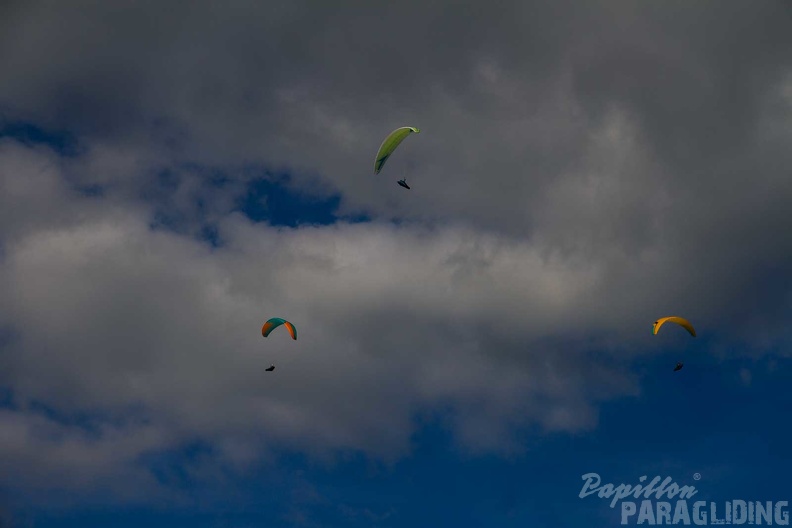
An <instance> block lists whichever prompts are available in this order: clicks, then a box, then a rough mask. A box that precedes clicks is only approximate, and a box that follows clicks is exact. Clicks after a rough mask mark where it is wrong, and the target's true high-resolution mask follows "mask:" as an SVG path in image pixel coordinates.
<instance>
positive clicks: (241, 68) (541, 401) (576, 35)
mask: <svg viewBox="0 0 792 528" xmlns="http://www.w3.org/2000/svg"><path fill="white" fill-rule="evenodd" d="M715 6H717V9H714V7H715ZM2 9H3V11H2V16H0V47H2V49H3V50H5V52H4V53H3V54H2V55H0V69H1V70H2V71H4V72H5V73H6V74H7V75H6V76H5V82H3V84H2V86H0V118H2V119H3V120H4V121H15V120H17V121H18V120H23V121H31V122H34V123H36V124H38V125H40V126H42V127H45V128H48V129H49V128H51V129H54V130H66V131H68V132H69V133H71V134H74V136H75V137H76V138H78V140H77V141H78V145H79V148H77V149H76V151H75V152H74V153H71V154H70V155H63V153H62V152H59V151H58V149H57V148H50V147H47V146H46V142H38V143H36V142H32V143H33V144H31V142H28V144H25V145H23V144H21V143H20V142H18V141H15V140H13V139H12V138H9V137H6V138H0V184H2V193H0V242H2V253H0V297H1V298H2V303H3V305H2V312H0V317H2V319H1V320H0V324H2V328H3V330H4V332H3V334H2V335H3V336H7V337H6V338H5V339H4V341H3V342H2V345H1V346H2V349H0V350H2V353H1V354H0V367H2V368H0V383H2V385H4V386H6V387H8V388H9V389H10V390H11V391H12V393H13V395H14V401H15V402H17V403H16V407H14V408H10V409H6V410H3V414H2V420H3V421H4V422H5V423H6V424H7V425H8V430H9V431H12V432H13V435H11V436H9V437H6V438H5V442H4V443H2V444H0V458H2V460H3V461H7V460H23V461H28V462H27V463H30V464H33V467H34V468H35V471H33V472H32V473H31V475H32V476H31V477H30V478H31V479H32V480H30V482H29V485H31V486H34V485H39V484H40V483H41V481H42V479H43V477H42V476H43V475H45V474H51V475H55V477H53V479H54V480H58V478H60V477H57V476H58V475H65V474H66V473H67V472H68V473H70V472H74V473H75V474H79V475H82V476H81V477H79V478H78V479H77V480H78V481H79V482H81V483H83V484H84V485H85V486H87V487H91V486H93V487H97V486H100V487H101V485H103V484H101V483H104V482H106V481H108V479H111V477H110V475H113V474H114V473H113V472H114V471H115V472H117V473H116V474H122V475H130V477H129V480H130V482H137V483H143V482H148V480H147V479H150V478H152V477H151V475H150V473H147V472H146V471H145V470H144V469H141V468H142V467H143V463H141V462H140V460H142V458H141V457H143V458H145V457H146V456H150V455H152V454H156V453H161V452H163V451H168V450H174V449H178V448H179V447H180V446H183V445H186V444H189V443H191V442H193V441H195V439H196V438H199V439H203V440H206V441H207V442H209V443H210V444H211V445H212V446H213V448H214V451H212V455H211V456H212V457H215V456H216V457H217V458H218V459H219V460H220V462H218V465H219V466H221V467H222V466H223V465H224V464H229V465H231V466H233V467H235V468H237V469H238V470H239V471H242V470H243V469H242V468H244V467H245V466H247V465H250V464H253V463H254V462H255V461H256V460H261V459H262V458H263V457H264V454H265V453H268V452H271V451H274V450H277V449H280V448H284V447H287V448H289V449H295V450H299V451H306V452H309V453H311V454H313V455H315V456H331V455H332V454H333V453H337V452H339V451H344V450H361V451H363V452H365V453H367V454H369V455H371V456H374V457H380V458H383V459H386V460H395V459H397V458H398V457H400V456H403V455H404V454H405V453H407V452H408V451H409V449H410V441H411V436H412V434H413V433H414V432H415V430H416V428H417V427H419V422H420V420H421V419H422V418H423V417H425V416H434V415H438V414H441V415H442V418H440V419H442V420H445V422H444V424H445V425H447V426H448V427H449V428H450V429H451V430H452V431H453V432H454V433H455V440H456V442H457V445H458V447H459V448H460V449H462V450H466V451H469V452H473V453H481V452H489V451H493V450H494V451H497V452H506V453H515V452H521V451H522V450H524V449H525V443H524V442H523V440H524V438H525V435H528V434H531V433H535V432H536V431H564V432H578V431H585V430H590V429H591V428H593V427H596V425H597V420H598V410H599V406H600V405H601V404H602V402H604V401H607V400H609V399H613V398H618V397H624V396H628V395H635V394H637V393H638V392H639V391H640V379H639V377H638V375H637V374H636V373H635V372H633V370H632V368H631V367H632V366H633V365H634V362H636V361H640V360H641V358H644V357H646V356H647V355H648V354H651V353H654V352H656V351H657V350H658V348H657V347H658V346H659V345H658V343H657V340H654V341H653V342H648V341H647V334H648V325H649V324H650V323H651V321H653V320H655V319H656V318H657V317H658V316H659V315H672V314H679V315H685V316H686V317H689V318H690V319H691V320H693V321H694V324H695V325H696V327H697V329H701V335H702V339H708V340H710V341H708V345H711V346H713V347H714V348H715V349H717V348H718V347H721V348H722V349H727V350H730V351H733V352H729V353H730V354H747V353H752V354H762V353H767V352H768V351H776V353H778V354H781V355H783V354H786V353H787V352H785V350H787V349H786V348H784V347H787V346H788V344H789V341H788V338H787V337H785V333H784V328H785V326H786V321H787V320H788V318H789V315H790V314H789V312H790V296H789V293H788V291H787V289H784V288H782V287H780V285H781V284H783V283H784V282H783V281H784V280H786V277H787V275H788V274H789V273H788V272H789V270H790V268H792V242H790V240H792V239H790V237H789V236H787V231H788V226H789V220H790V216H789V215H790V213H789V207H788V204H789V201H790V199H791V198H792V184H790V183H789V178H788V167H789V166H790V163H792V154H790V151H789V149H788V144H789V140H790V139H792V138H791V137H790V133H789V130H790V128H789V124H790V122H791V121H792V119H791V118H792V103H791V102H790V97H789V86H790V80H789V79H790V72H792V56H791V55H790V52H789V50H791V49H792V46H789V39H790V35H792V31H788V29H789V25H790V19H789V17H788V16H787V15H788V13H787V12H786V11H785V10H784V7H783V6H782V4H773V3H763V4H761V5H759V4H757V5H754V6H752V7H751V8H750V9H745V7H744V5H743V4H741V3H732V2H719V3H717V4H700V5H697V6H694V7H691V6H689V5H687V4H682V3H665V4H663V5H657V6H654V5H652V6H645V5H637V4H633V3H626V2H625V3H612V2H608V3H587V4H586V5H585V6H581V5H580V4H578V3H575V4H572V3H570V4H569V5H565V4H564V3H562V4H553V5H545V4H526V3H524V2H514V3H511V4H508V5H504V6H502V9H499V10H492V9H484V8H480V7H476V6H472V5H471V6H468V7H467V8H464V9H460V8H459V7H458V6H456V4H454V6H452V5H451V4H448V3H446V4H443V3H439V4H438V3H434V4H432V5H431V6H429V5H428V4H426V3H419V2H401V3H399V4H398V5H395V4H394V5H388V6H384V5H383V6H373V5H371V6H360V5H356V4H354V3H346V4H339V5H337V6H335V7H334V8H333V9H327V8H326V6H324V5H321V6H320V5H319V4H316V3H312V2H292V3H290V4H288V6H281V7H273V6H271V5H264V4H260V5H252V4H245V3H232V4H228V5H227V6H225V7H223V8H219V7H218V6H217V5H216V4H214V3H210V2H198V3H191V4H190V5H189V6H188V5H187V4H180V3H178V2H173V3H170V4H168V6H166V7H163V6H162V5H161V4H160V3H155V2H138V3H136V4H135V5H134V6H131V5H130V6H123V7H119V6H110V5H107V4H105V3H99V2H89V1H85V2H82V3H81V4H80V5H79V6H76V5H74V4H71V5H70V6H68V7H66V6H65V5H61V4H52V3H46V2H38V3H37V2H26V3H16V4H9V3H5V4H4V6H3V8H2ZM142 35H145V38H143V37H142ZM403 125H414V126H418V127H420V128H421V129H422V132H421V134H419V135H416V136H413V137H411V138H409V139H408V140H407V141H406V142H405V143H404V144H403V145H402V146H401V147H400V149H399V151H397V153H396V154H395V155H394V156H393V158H392V159H391V160H389V162H388V165H387V167H386V168H385V170H384V171H383V173H382V174H380V175H378V176H375V175H373V174H372V172H373V157H374V154H375V152H376V148H377V146H378V145H379V143H380V142H381V140H382V138H383V137H384V136H385V135H386V134H387V133H388V132H389V131H390V130H392V129H393V128H395V127H396V126H403ZM274 173H284V174H289V176H290V180H289V181H290V184H289V185H290V189H291V190H292V191H294V192H302V193H306V194H309V195H319V196H327V195H331V194H338V195H340V197H341V199H340V209H339V211H338V214H339V215H343V214H360V213H365V214H367V215H368V216H369V217H370V218H372V219H373V220H372V221H371V222H365V223H357V224H354V223H345V222H339V223H336V224H334V225H327V226H313V227H310V226H308V227H300V228H295V229H286V228H275V227H272V226H269V225H267V224H266V223H253V222H251V221H250V220H249V219H247V218H245V217H244V216H243V215H241V214H240V213H239V212H238V211H236V210H237V209H238V207H237V205H238V200H239V198H240V197H241V196H243V195H244V194H245V192H246V190H247V188H248V187H247V186H248V185H249V184H250V182H251V181H253V180H254V179H255V178H257V177H261V176H262V175H264V176H265V177H269V176H267V175H268V174H269V175H270V176H271V175H272V174H274ZM404 176H409V181H410V183H411V185H412V186H413V189H412V190H411V191H409V192H408V191H402V190H401V189H399V188H397V187H396V186H395V183H394V181H395V179H397V178H400V177H404ZM87 188H91V189H99V191H97V192H96V193H94V194H92V193H90V192H86V189H87ZM206 226H210V227H212V228H213V229H216V232H217V236H218V239H219V240H220V242H221V243H219V244H218V245H217V247H211V246H210V245H209V244H207V243H206V241H205V240H201V233H202V232H203V231H202V230H203V229H204V228H205V227H206ZM271 316H283V317H286V318H288V319H290V320H292V321H294V322H295V324H296V325H297V326H298V329H299V335H300V339H299V340H298V341H297V342H296V343H295V342H292V341H291V340H290V339H286V338H284V336H283V335H278V334H277V333H275V334H273V335H272V336H271V337H270V338H268V339H266V340H264V339H263V338H261V337H260V336H259V335H258V328H259V327H260V325H261V323H262V322H263V320H265V319H266V318H268V317H271ZM6 329H8V331H7V332H6ZM714 336H717V337H714ZM735 343H738V344H740V345H742V346H733V345H734V344H735ZM727 344H728V345H729V346H727ZM750 349H753V350H750ZM270 362H275V363H277V365H278V370H277V371H276V373H274V375H267V373H265V372H262V367H265V366H266V365H268V364H269V363H270ZM37 405H44V406H45V408H46V409H49V412H50V414H47V413H43V412H42V411H41V409H40V408H39V407H36V406H37ZM84 415H87V416H90V417H93V418H92V420H93V421H92V422H91V424H92V425H91V427H87V426H85V425H84V424H82V425H81V422H80V421H79V420H77V422H75V421H74V420H76V418H75V417H79V416H84ZM56 418H57V419H56ZM97 424H98V425H97ZM92 428H93V429H92ZM97 430H98V431H99V432H98V433H97V432H96V431H97ZM91 431H94V432H93V433H91ZM92 435H93V436H92ZM97 435H98V436H97ZM20 446H23V447H20ZM25 446H26V447H25ZM114 446H115V447H114ZM94 451H96V453H97V456H96V457H95V458H91V457H90V456H89V455H88V453H91V452H94ZM38 452H41V453H42V454H43V455H42V456H41V457H38V458H37V457H35V456H34V453H38ZM88 458H91V460H88ZM210 458H211V457H210ZM89 462H90V463H89ZM215 462H216V461H215ZM213 463H214V462H211V463H210V462H206V464H207V465H206V467H196V468H194V471H195V472H196V474H201V471H207V472H209V473H211V472H212V471H214V469H216V467H215V466H212V464H213ZM136 464H137V465H136ZM196 464H197V465H198V466H200V465H201V463H196ZM14 467H17V468H21V466H14ZM18 471H21V469H18ZM125 472H128V473H125ZM8 478H14V477H13V476H11V477H8ZM155 480H156V479H155ZM119 493H120V492H119Z"/></svg>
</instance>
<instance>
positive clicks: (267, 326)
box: [261, 317, 297, 340]
mask: <svg viewBox="0 0 792 528" xmlns="http://www.w3.org/2000/svg"><path fill="white" fill-rule="evenodd" d="M280 325H283V326H285V327H286V329H287V330H288V331H289V333H290V334H291V337H292V339H294V340H297V329H296V328H295V327H294V325H293V324H291V323H290V322H289V321H287V320H286V319H281V318H280V317H273V318H272V319H270V320H269V321H267V322H266V323H264V326H262V327H261V335H263V336H264V337H267V336H268V335H270V332H272V331H273V330H275V329H276V328H278V327H279V326H280Z"/></svg>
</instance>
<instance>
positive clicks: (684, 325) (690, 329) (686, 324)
mask: <svg viewBox="0 0 792 528" xmlns="http://www.w3.org/2000/svg"><path fill="white" fill-rule="evenodd" d="M666 323H676V324H678V325H679V326H681V327H682V328H684V329H685V330H687V331H688V332H690V335H692V336H693V337H696V330H695V328H693V325H692V324H690V321H688V320H687V319H685V318H683V317H661V318H660V319H658V320H657V321H655V322H654V326H653V327H652V333H653V334H655V335H657V332H658V331H659V330H660V327H661V326H663V325H664V324H666Z"/></svg>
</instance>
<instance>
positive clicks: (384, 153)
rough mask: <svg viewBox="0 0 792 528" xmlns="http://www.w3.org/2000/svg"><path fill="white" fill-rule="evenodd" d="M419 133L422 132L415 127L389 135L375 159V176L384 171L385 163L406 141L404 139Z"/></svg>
mask: <svg viewBox="0 0 792 528" xmlns="http://www.w3.org/2000/svg"><path fill="white" fill-rule="evenodd" d="M419 132H420V130H418V129H417V128H415V127H401V128H397V129H396V130H394V131H393V132H391V133H390V134H388V137H386V138H385V141H383V142H382V145H380V148H379V151H378V152H377V157H376V158H374V174H379V172H380V171H381V170H382V166H383V165H385V162H386V161H387V160H388V158H389V157H390V155H391V154H393V151H394V150H396V147H398V146H399V144H400V143H401V142H402V141H404V138H406V137H407V136H409V135H410V134H413V133H414V134H417V133H419Z"/></svg>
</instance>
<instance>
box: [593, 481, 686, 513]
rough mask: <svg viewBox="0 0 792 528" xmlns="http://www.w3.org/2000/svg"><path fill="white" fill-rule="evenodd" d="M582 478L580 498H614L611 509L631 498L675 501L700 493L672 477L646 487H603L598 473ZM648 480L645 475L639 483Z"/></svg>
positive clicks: (610, 485)
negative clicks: (664, 497)
mask: <svg viewBox="0 0 792 528" xmlns="http://www.w3.org/2000/svg"><path fill="white" fill-rule="evenodd" d="M581 478H582V479H583V480H585V482H584V483H583V489H581V490H580V494H579V495H578V496H579V497H580V498H581V499H582V498H584V497H588V496H589V495H591V494H594V493H596V494H597V496H598V497H599V498H600V499H609V498H612V499H611V503H610V507H611V508H613V507H615V506H616V503H618V502H619V501H620V500H622V499H624V498H627V497H630V496H632V497H634V498H636V499H637V498H639V497H643V498H645V499H648V498H650V497H652V495H654V497H655V498H656V499H662V498H663V496H664V495H665V496H666V497H668V498H669V499H673V498H674V497H677V496H678V498H679V499H689V498H691V497H692V496H693V495H695V494H696V493H698V491H697V490H696V488H695V486H679V485H677V483H676V482H674V481H673V479H672V478H671V477H666V478H665V480H663V482H662V483H661V484H660V485H659V486H658V485H657V484H658V483H659V482H660V479H661V477H655V478H654V479H652V481H651V482H650V483H649V484H648V485H646V486H644V485H643V484H636V485H635V486H631V485H629V484H619V485H618V486H614V485H613V484H605V485H604V486H602V485H601V483H602V480H601V479H600V476H599V474H598V473H586V474H585V475H583V476H582V477H581ZM646 478H647V477H646V475H643V476H642V477H641V478H639V479H638V481H639V482H641V483H643V482H644V481H646Z"/></svg>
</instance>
